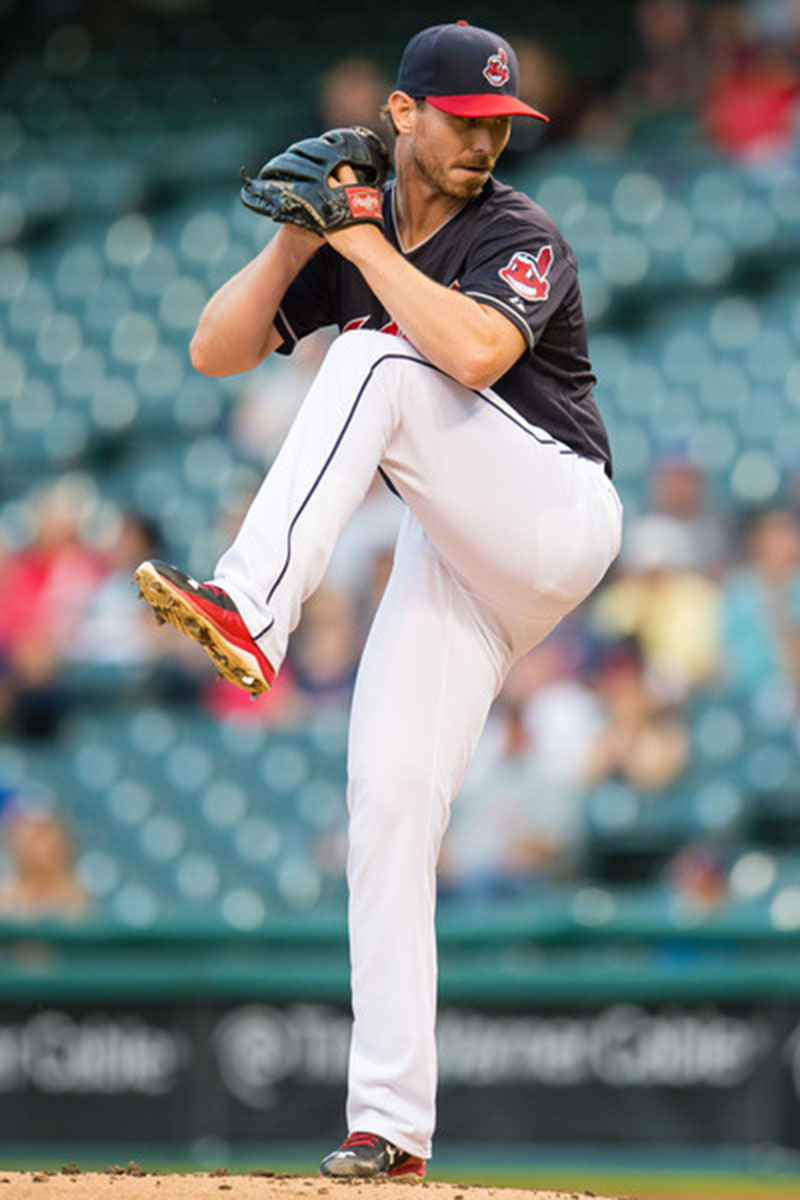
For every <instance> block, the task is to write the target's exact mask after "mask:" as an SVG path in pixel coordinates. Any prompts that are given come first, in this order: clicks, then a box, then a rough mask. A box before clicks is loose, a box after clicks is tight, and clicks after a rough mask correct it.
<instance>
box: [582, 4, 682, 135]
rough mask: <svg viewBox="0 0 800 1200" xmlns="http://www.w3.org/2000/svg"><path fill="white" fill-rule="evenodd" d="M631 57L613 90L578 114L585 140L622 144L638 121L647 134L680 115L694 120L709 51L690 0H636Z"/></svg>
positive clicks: (671, 128)
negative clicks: (629, 65) (629, 64)
mask: <svg viewBox="0 0 800 1200" xmlns="http://www.w3.org/2000/svg"><path fill="white" fill-rule="evenodd" d="M633 15H634V34H635V38H636V47H635V50H634V55H633V63H632V66H631V69H630V70H629V72H628V73H627V75H626V76H625V77H624V78H623V79H622V81H621V82H620V84H619V85H618V87H617V89H616V92H615V93H614V94H613V95H612V96H610V97H609V96H600V97H598V98H596V99H595V100H594V101H593V102H592V103H591V104H590V105H589V106H588V107H587V109H586V111H585V113H584V114H583V115H582V117H581V120H580V127H579V129H578V134H579V137H580V139H581V141H583V142H585V143H586V142H588V143H595V144H598V143H599V144H610V145H613V146H620V145H624V144H625V143H626V142H627V141H629V140H630V138H631V137H632V136H633V135H634V134H635V133H636V131H637V130H638V129H639V128H640V127H644V128H646V130H647V134H648V137H649V138H651V139H652V138H653V136H654V135H655V134H656V133H657V131H658V130H659V128H660V127H661V126H662V125H663V126H664V128H665V130H666V133H667V135H668V136H671V135H672V134H674V130H675V122H676V120H677V121H679V122H681V123H686V122H687V121H689V122H692V123H693V122H694V113H695V108H696V105H697V102H698V100H699V97H700V96H701V94H702V88H703V85H704V82H705V71H706V55H705V46H704V43H703V39H702V37H701V36H700V35H699V33H698V27H697V26H698V22H697V14H696V11H695V7H694V5H693V4H692V3H691V0H638V3H637V4H636V6H635V8H634V14H633Z"/></svg>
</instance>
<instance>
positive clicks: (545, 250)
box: [497, 246, 553, 302]
mask: <svg viewBox="0 0 800 1200" xmlns="http://www.w3.org/2000/svg"><path fill="white" fill-rule="evenodd" d="M552 264H553V247H552V246H542V248H541V250H540V251H539V253H538V254H537V255H536V257H535V258H534V257H533V255H532V254H528V252H527V251H526V250H517V252H516V253H515V254H513V255H512V256H511V261H510V262H509V263H508V264H507V265H506V266H505V267H502V268H501V269H500V270H499V271H498V272H497V274H498V275H499V276H500V278H501V279H504V280H505V282H506V283H507V284H508V285H509V287H510V288H512V289H513V290H514V291H515V292H516V293H517V295H518V296H522V298H523V300H533V301H536V302H538V301H541V300H546V299H547V297H548V296H549V295H550V280H549V279H548V278H547V276H548V275H549V273H550V267H551V266H552Z"/></svg>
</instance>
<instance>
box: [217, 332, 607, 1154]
mask: <svg viewBox="0 0 800 1200" xmlns="http://www.w3.org/2000/svg"><path fill="white" fill-rule="evenodd" d="M378 466H380V467H382V469H383V471H384V472H385V474H386V475H387V476H388V477H389V478H390V479H391V480H392V483H393V484H394V486H395V487H396V488H397V490H398V492H399V493H400V494H401V496H402V497H403V499H404V500H405V502H406V504H407V506H408V512H407V514H406V517H405V520H404V524H403V527H402V529H401V532H400V536H399V539H398V544H397V548H396V553H395V563H394V568H393V571H392V574H391V578H390V580H389V584H388V587H387V589H386V592H385V594H384V596H383V599H382V600H381V603H380V606H379V610H378V613H377V614H376V617H375V620H374V622H373V626H372V629H371V631H370V634H369V637H368V639H367V644H366V647H365V649H364V653H363V656H362V661H361V664H360V667H359V672H358V679H357V682H356V689H355V695H354V698H353V706H352V712H351V719H350V746H349V758H348V804H349V810H350V841H349V856H348V867H347V871H348V881H349V887H350V909H349V925H350V956H351V967H352V993H353V1013H354V1026H353V1037H352V1043H351V1051H350V1072H349V1090H348V1102H347V1121H348V1128H349V1130H350V1131H351V1132H352V1131H353V1130H356V1129H358V1130H368V1131H369V1132H372V1133H376V1134H380V1135H381V1136H383V1137H385V1138H388V1139H389V1140H390V1141H391V1142H393V1143H394V1144H395V1145H397V1146H400V1147H401V1148H402V1149H404V1150H407V1151H409V1152H410V1153H412V1154H416V1155H420V1156H422V1157H428V1156H429V1155H430V1153H431V1138H432V1135H433V1128H434V1122H435V1092H436V1048H435V1040H434V1025H435V1016H436V943H435V933H434V907H435V895H436V863H437V858H438V854H439V848H440V844H441V840H442V835H443V834H444V831H445V828H446V826H447V822H448V817H449V812H450V804H451V802H452V800H453V798H454V796H455V794H456V792H457V790H458V787H459V785H460V782H461V779H462V777H463V774H464V771H465V770H466V767H467V764H468V763H469V760H470V757H471V755H472V753H473V750H474V748H475V744H476V742H477V740H478V736H479V734H480V732H481V729H482V727H483V724H484V721H485V719H486V715H487V712H488V710H489V706H490V704H491V702H492V700H493V698H494V696H495V695H496V694H497V692H498V690H499V688H500V686H501V684H502V682H503V679H504V677H505V675H506V672H507V671H508V668H509V667H510V666H511V664H512V663H513V662H514V660H515V659H516V658H518V657H519V656H520V655H522V654H524V653H525V652H526V651H528V650H529V649H531V647H533V646H534V645H536V644H537V642H539V641H541V639H542V638H543V637H545V635H546V634H547V633H548V632H549V631H550V630H551V629H552V628H553V627H554V625H556V624H557V622H558V621H559V620H560V618H561V617H562V616H564V615H565V614H566V613H567V612H569V611H570V609H572V608H574V607H575V605H577V604H578V603H579V602H580V601H581V600H583V599H584V598H585V597H586V596H587V595H588V594H589V593H590V592H591V590H592V589H593V588H594V586H595V585H596V584H597V583H598V582H599V580H600V579H601V578H602V576H603V575H604V574H605V572H606V570H607V568H608V566H609V564H610V563H611V562H612V560H613V559H614V557H615V556H616V554H617V552H618V550H619V543H620V534H621V506H620V503H619V500H618V498H617V494H616V492H615V490H614V488H613V486H612V484H611V483H610V482H609V480H608V478H607V476H606V475H605V473H604V471H603V469H602V467H601V466H600V465H599V464H598V463H595V462H592V461H590V460H588V459H585V458H581V457H580V456H578V455H576V454H575V453H574V452H572V451H570V450H569V449H568V448H567V447H565V446H563V445H561V444H560V443H558V442H555V441H554V440H553V438H552V437H551V436H550V435H549V434H547V433H546V432H544V431H543V430H540V429H537V428H536V427H534V426H532V425H529V424H528V423H527V422H525V421H524V419H523V418H521V417H520V416H519V415H518V414H517V413H516V412H515V411H514V410H513V409H511V408H510V407H509V406H508V405H507V404H506V403H505V402H504V401H503V400H502V399H500V398H499V397H498V396H497V395H496V394H495V393H493V392H492V391H491V389H490V390H487V391H485V392H483V393H481V394H478V393H475V392H472V391H470V390H468V389H467V388H464V387H462V386H461V385H460V384H458V383H456V382H455V381H454V380H452V379H451V378H450V377H449V376H447V375H445V374H443V373H442V372H441V371H439V370H438V369H437V368H435V367H433V366H432V365H431V364H430V363H428V362H427V361H426V360H425V359H423V358H421V357H420V356H419V355H418V354H417V353H416V351H415V350H414V349H413V347H411V346H410V345H409V344H408V343H407V342H406V341H404V340H402V339H399V338H397V337H393V336H390V335H387V334H382V333H372V332H367V331H355V332H350V333H346V334H343V335H342V336H341V337H339V338H338V339H337V340H336V341H335V342H334V344H333V345H332V347H331V349H330V351H329V352H328V355H327V357H326V359H325V361H324V363H323V365H322V367H321V368H320V371H319V373H318V375H317V377H316V379H315V381H314V383H313V385H312V387H311V389H310V391H309V393H308V395H307V397H306V399H305V401H304V403H303V405H302V407H301V409H300V411H299V413H298V415H297V418H296V420H295V422H294V424H293V426H292V428H291V430H290V432H289V434H288V436H287V438H286V441H285V443H284V445H283V447H282V449H281V451H280V453H279V454H278V457H277V458H276V460H275V463H274V464H273V466H272V468H271V470H270V472H269V474H268V475H267V477H266V479H265V480H264V483H263V485H262V487H261V489H260V490H259V492H258V494H257V495H256V497H255V499H254V501H253V503H252V505H251V507H250V509H249V511H248V513H247V515H246V517H245V519H244V522H243V524H242V527H241V529H240V532H239V534H238V535H237V537H236V540H235V542H234V543H233V545H232V547H231V548H230V549H229V550H228V551H227V552H226V553H225V554H224V555H223V556H222V558H221V559H220V562H219V564H218V566H217V570H216V572H215V575H214V580H215V582H217V583H218V584H220V586H222V587H224V588H225V589H226V591H228V592H229V594H230V595H231V596H232V597H233V599H234V601H235V602H236V604H237V605H238V606H239V609H240V611H241V613H242V616H243V618H244V620H245V622H246V623H247V626H248V628H249V629H250V631H251V633H252V634H253V636H254V637H255V638H256V639H257V640H258V641H259V644H260V646H261V648H262V649H263V651H264V653H265V654H266V656H267V657H268V658H269V660H270V661H271V662H272V663H273V665H274V666H275V667H278V666H279V665H280V663H281V661H282V659H283V656H284V654H285V651H286V644H287V640H288V637H289V634H290V633H291V631H292V630H293V629H294V628H295V626H296V625H297V623H298V621H299V618H300V609H301V605H302V602H303V600H305V598H306V597H307V596H309V595H310V594H311V592H313V590H314V589H315V588H316V587H317V585H318V584H319V583H320V581H321V579H322V577H323V575H324V572H325V568H326V566H327V563H328V561H329V559H330V556H331V554H332V552H333V549H334V546H335V544H336V540H337V538H338V536H339V534H340V533H341V531H342V529H343V528H344V526H345V524H346V523H347V521H348V520H349V518H350V517H351V515H352V514H353V512H354V511H355V509H356V507H357V506H358V504H359V502H360V501H361V499H362V498H363V497H364V495H365V494H366V491H367V489H368V487H369V485H370V482H371V480H372V478H373V476H374V473H375V470H376V468H377V467H378Z"/></svg>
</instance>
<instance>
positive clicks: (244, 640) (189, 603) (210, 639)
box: [134, 559, 275, 696]
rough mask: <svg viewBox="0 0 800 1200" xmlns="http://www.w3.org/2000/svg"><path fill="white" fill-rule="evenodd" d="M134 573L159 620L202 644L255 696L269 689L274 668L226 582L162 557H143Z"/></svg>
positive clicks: (223, 673)
mask: <svg viewBox="0 0 800 1200" xmlns="http://www.w3.org/2000/svg"><path fill="white" fill-rule="evenodd" d="M134 579H135V580H136V582H137V583H138V584H139V589H140V594H141V595H142V597H143V598H144V599H145V600H146V601H147V603H148V604H149V605H150V607H151V608H152V609H153V612H154V613H155V615H156V619H157V620H158V621H159V623H161V624H163V623H164V622H169V624H170V625H173V626H174V627H175V628H176V629H178V630H179V631H180V632H181V633H184V634H186V636H187V637H190V638H192V639H193V640H194V641H196V642H197V643H198V644H199V645H200V646H202V648H203V649H204V650H205V651H206V653H207V654H208V655H209V657H210V658H211V660H212V661H213V662H214V664H215V666H216V668H217V670H218V672H219V674H220V675H221V676H222V677H223V678H224V679H227V680H229V681H230V682H231V683H235V684H236V685H237V686H238V687H241V688H246V689H247V691H249V692H250V693H251V694H252V695H253V696H259V695H261V694H262V693H263V692H266V691H268V690H269V688H270V687H271V686H272V684H273V682H274V680H275V668H274V667H273V666H272V664H271V663H270V661H269V660H268V659H267V658H266V656H265V655H264V653H263V652H262V650H261V649H260V647H259V646H258V645H256V643H255V642H254V641H253V638H252V637H251V635H250V631H249V630H248V628H247V626H246V625H245V623H244V621H243V620H242V617H241V614H240V612H239V610H238V608H237V607H236V605H235V604H234V602H233V600H232V599H231V597H230V596H229V595H228V594H227V593H226V592H225V591H224V590H223V589H222V588H220V587H216V586H215V585H214V584H210V583H199V582H198V581H197V580H196V579H192V577H191V576H190V575H186V574H185V573H184V572H183V571H180V570H179V569H178V568H177V567H173V566H171V565H170V564H169V563H165V562H160V561H159V560H158V559H152V560H148V561H146V562H143V563H142V564H141V566H139V567H138V568H137V570H136V572H135V574H134Z"/></svg>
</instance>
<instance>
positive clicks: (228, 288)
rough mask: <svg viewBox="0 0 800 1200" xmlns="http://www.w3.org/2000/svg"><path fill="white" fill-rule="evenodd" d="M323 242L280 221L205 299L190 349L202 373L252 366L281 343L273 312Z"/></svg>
mask: <svg viewBox="0 0 800 1200" xmlns="http://www.w3.org/2000/svg"><path fill="white" fill-rule="evenodd" d="M321 245H322V242H321V240H320V239H319V238H317V237H314V236H313V235H312V234H307V233H302V232H301V231H299V230H296V229H292V228H289V227H287V226H282V227H281V229H280V230H279V231H278V232H277V233H276V235H275V237H274V238H272V240H271V241H270V242H269V243H268V245H267V246H265V247H264V249H263V250H262V251H261V253H260V254H258V255H257V256H256V257H255V258H254V259H253V260H252V261H251V262H249V263H248V264H247V266H245V267H243V268H242V269H241V271H238V272H237V273H236V275H234V276H232V278H231V279H229V280H228V281H227V283H224V284H223V285H222V287H221V288H219V290H218V291H216V292H215V293H214V295H213V296H212V297H211V299H210V300H209V301H208V303H207V304H206V306H205V308H204V309H203V311H202V313H201V314H200V319H199V321H198V323H197V329H196V330H195V333H194V336H193V338H192V341H191V344H190V347H189V353H190V354H191V358H192V363H193V364H194V366H195V367H196V368H197V370H198V371H202V373H203V374H204V375H213V376H222V375H236V374H238V373H239V372H240V371H249V370H250V369H251V368H252V367H255V366H257V364H258V363H260V362H261V361H262V360H263V359H264V358H266V357H267V355H268V354H270V353H271V352H272V351H273V350H274V349H275V348H276V346H278V345H280V336H279V335H278V334H277V332H276V331H275V330H274V328H273V321H274V319H275V314H276V312H277V311H278V306H279V305H280V302H281V300H282V299H283V296H284V293H285V292H286V289H287V288H288V286H289V284H290V283H291V282H292V281H293V279H294V278H295V276H296V275H297V274H298V272H299V271H300V270H301V269H302V268H303V267H304V266H305V264H306V263H307V262H308V260H309V259H310V258H311V256H312V255H313V254H314V253H315V252H316V250H318V249H319V247H320V246H321Z"/></svg>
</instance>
